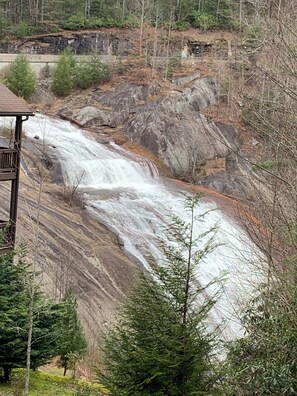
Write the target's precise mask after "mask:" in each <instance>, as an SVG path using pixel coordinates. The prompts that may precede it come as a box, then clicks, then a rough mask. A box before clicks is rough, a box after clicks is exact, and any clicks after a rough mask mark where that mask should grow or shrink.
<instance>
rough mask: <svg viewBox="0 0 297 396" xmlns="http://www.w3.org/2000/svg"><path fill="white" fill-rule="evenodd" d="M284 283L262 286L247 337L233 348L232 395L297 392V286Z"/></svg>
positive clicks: (252, 303)
mask: <svg viewBox="0 0 297 396" xmlns="http://www.w3.org/2000/svg"><path fill="white" fill-rule="evenodd" d="M294 265H295V264H294ZM281 282H283V284H282V283H281ZM281 282H279V283H278V282H275V281H274V282H273V284H272V285H263V286H262V288H261V293H260V294H259V296H257V297H256V298H254V299H252V301H250V304H249V306H248V307H247V309H246V311H245V315H244V318H243V324H244V327H245V330H246V336H245V337H243V338H241V339H239V340H237V341H234V342H233V343H231V344H230V346H229V354H228V359H227V364H228V369H229V377H228V378H229V383H230V389H231V392H230V394H231V395H234V396H235V395H244V396H253V395H259V396H266V395H271V396H279V395H284V396H290V395H296V393H297V325H296V317H297V300H296V285H295V284H294V281H293V283H292V280H291V279H282V281H281Z"/></svg>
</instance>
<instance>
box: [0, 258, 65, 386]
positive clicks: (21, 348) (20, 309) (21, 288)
mask: <svg viewBox="0 0 297 396" xmlns="http://www.w3.org/2000/svg"><path fill="white" fill-rule="evenodd" d="M14 256H15V253H9V254H6V255H0V283H1V290H0V307H1V316H0V367H2V368H3V370H4V374H5V379H6V380H8V378H9V375H10V372H11V369H13V368H16V367H25V365H26V349H27V334H28V306H29V291H28V282H30V279H29V278H30V274H28V271H27V268H26V266H25V264H24V262H23V259H22V257H21V256H20V257H16V258H15V263H13V260H14ZM35 297H36V298H35V304H34V323H33V342H32V354H31V364H32V367H33V368H37V367H38V366H40V365H42V364H44V363H46V362H47V361H48V359H50V358H51V357H53V356H55V355H56V352H57V349H56V339H57V331H58V328H57V324H58V319H59V309H60V307H59V306H58V305H57V304H53V303H51V302H49V301H47V300H45V298H44V297H43V296H42V294H41V293H40V292H37V293H36V296H35Z"/></svg>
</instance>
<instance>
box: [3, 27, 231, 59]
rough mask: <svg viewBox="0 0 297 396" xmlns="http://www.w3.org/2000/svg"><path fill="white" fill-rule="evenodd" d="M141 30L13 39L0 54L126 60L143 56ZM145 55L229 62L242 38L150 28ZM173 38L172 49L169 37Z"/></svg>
mask: <svg viewBox="0 0 297 396" xmlns="http://www.w3.org/2000/svg"><path fill="white" fill-rule="evenodd" d="M139 35H140V31H139V29H138V28H130V29H128V28H127V29H116V28H102V29H96V30H82V31H61V32H59V33H52V34H45V35H38V36H28V37H23V38H11V39H10V40H9V41H5V40H3V41H1V42H0V53H11V54H14V53H19V52H22V53H27V54H38V55H44V54H51V55H58V54H61V53H62V52H63V51H64V50H65V49H66V48H71V49H72V51H73V53H74V54H75V55H89V54H93V53H97V54H99V55H109V56H111V55H115V56H118V57H126V56H129V55H139V45H140V44H139ZM143 35H144V36H143V48H142V51H143V53H145V54H147V55H149V56H152V55H153V54H155V55H157V56H167V55H168V51H169V54H170V55H172V54H175V55H181V56H183V57H187V56H193V57H202V56H204V55H205V54H215V56H216V57H217V58H220V59H227V57H228V50H229V49H230V48H229V47H230V41H234V40H235V41H236V40H238V38H236V36H234V34H233V35H232V34H231V33H230V32H213V33H210V34H207V35H206V34H204V33H203V32H201V31H199V30H197V29H190V30H189V31H186V32H178V31H171V32H170V35H169V32H168V30H166V29H161V28H160V29H159V31H158V34H157V36H156V35H155V31H154V28H148V27H146V28H145V29H144V31H143ZM169 36H170V40H169V46H168V37H169Z"/></svg>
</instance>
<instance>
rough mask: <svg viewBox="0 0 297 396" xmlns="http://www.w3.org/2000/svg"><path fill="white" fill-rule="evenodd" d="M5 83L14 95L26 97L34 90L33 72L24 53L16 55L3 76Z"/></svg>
mask: <svg viewBox="0 0 297 396" xmlns="http://www.w3.org/2000/svg"><path fill="white" fill-rule="evenodd" d="M5 84H6V85H7V87H8V88H9V89H10V90H11V91H12V92H14V93H15V94H16V95H18V96H21V97H23V98H25V99H26V98H28V97H29V96H30V95H32V93H33V92H34V91H35V88H36V81H35V76H34V72H33V70H32V68H31V66H30V63H29V61H28V59H27V57H26V56H25V55H22V54H20V55H18V56H17V57H16V59H15V61H14V62H12V64H11V65H10V68H9V70H8V73H7V74H6V76H5Z"/></svg>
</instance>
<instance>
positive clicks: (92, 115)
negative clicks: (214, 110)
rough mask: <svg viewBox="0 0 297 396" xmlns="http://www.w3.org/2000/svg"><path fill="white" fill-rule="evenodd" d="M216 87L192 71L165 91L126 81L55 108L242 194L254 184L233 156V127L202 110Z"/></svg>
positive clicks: (187, 174)
mask: <svg viewBox="0 0 297 396" xmlns="http://www.w3.org/2000/svg"><path fill="white" fill-rule="evenodd" d="M190 77H191V76H190ZM189 81H190V83H189ZM217 90H218V89H217V85H216V82H215V80H213V79H207V78H199V74H197V73H196V74H195V75H193V79H191V78H190V79H187V84H184V85H182V86H181V85H178V87H177V86H173V89H172V91H171V92H169V93H167V94H166V96H165V95H162V93H163V92H162V90H161V88H160V86H158V85H153V86H148V85H143V84H142V85H140V84H135V83H127V84H123V85H120V86H117V87H116V88H113V89H110V90H101V89H97V90H96V91H93V92H92V93H91V94H90V98H89V101H88V106H86V107H81V105H80V103H78V104H77V106H74V109H73V110H68V109H66V108H65V109H62V110H61V111H60V113H59V114H60V116H62V117H63V118H66V119H69V120H71V121H74V122H75V123H77V124H78V125H80V126H83V127H86V128H91V129H92V130H95V131H97V132H103V133H107V134H109V135H110V134H112V130H113V129H114V128H116V131H117V133H118V132H120V133H121V134H122V135H124V136H125V137H126V138H128V139H129V140H131V141H132V142H135V143H137V144H139V145H141V146H143V147H145V148H146V149H148V150H150V151H151V152H152V153H153V154H154V155H155V156H157V157H158V158H159V159H160V160H161V161H162V162H163V163H164V164H166V165H167V166H168V168H169V169H170V170H171V172H172V174H173V175H174V176H175V177H177V178H180V179H185V180H189V181H190V180H191V181H194V182H195V183H198V184H205V185H207V186H211V187H212V188H214V189H216V190H218V191H220V192H224V193H226V194H230V195H233V196H237V197H241V198H246V197H248V196H250V195H251V191H250V190H251V188H252V186H251V185H252V184H253V183H249V182H247V180H248V178H251V180H253V179H254V176H253V175H252V174H253V171H252V169H251V166H248V165H247V164H246V163H245V161H244V160H243V159H242V160H240V161H239V158H241V157H240V156H239V157H238V159H236V157H237V155H236V153H240V146H241V142H240V139H239V137H238V134H237V132H236V130H235V129H234V127H233V126H231V125H227V124H223V123H221V122H214V121H211V120H209V119H208V118H207V117H206V116H204V115H203V114H202V113H203V109H205V108H206V107H208V106H211V105H214V104H216V102H217ZM234 158H235V159H234ZM244 164H245V165H244ZM257 183H259V181H257Z"/></svg>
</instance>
